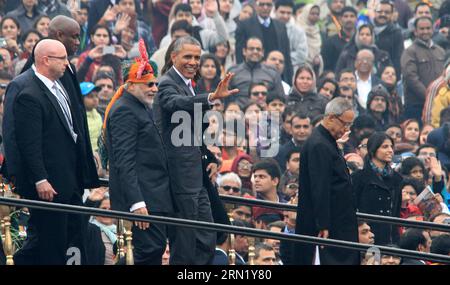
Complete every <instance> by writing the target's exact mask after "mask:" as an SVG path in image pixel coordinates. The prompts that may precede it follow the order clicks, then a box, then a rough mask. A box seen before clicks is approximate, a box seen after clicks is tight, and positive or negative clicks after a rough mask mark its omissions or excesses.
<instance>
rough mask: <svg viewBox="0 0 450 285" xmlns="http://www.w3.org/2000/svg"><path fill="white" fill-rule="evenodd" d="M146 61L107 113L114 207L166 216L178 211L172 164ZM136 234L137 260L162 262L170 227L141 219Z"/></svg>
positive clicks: (131, 70)
mask: <svg viewBox="0 0 450 285" xmlns="http://www.w3.org/2000/svg"><path fill="white" fill-rule="evenodd" d="M143 58H147V57H146V56H145V57H143ZM141 63H142V64H143V66H145V69H144V71H143V72H142V74H137V73H138V69H139V65H140V64H139V62H135V63H133V64H131V66H130V67H129V68H128V71H127V72H126V73H125V74H124V80H125V85H124V86H123V87H121V88H120V89H119V91H117V93H116V95H115V96H114V97H113V99H112V101H111V103H110V104H109V106H108V109H107V113H106V145H107V149H108V157H109V167H110V178H109V186H110V195H111V204H112V209H113V210H119V211H126V212H128V211H130V212H133V213H137V214H142V215H148V214H149V212H150V213H151V214H152V215H163V216H167V215H168V214H170V213H173V211H174V207H173V202H172V196H173V195H172V192H171V188H170V179H169V166H168V161H167V154H166V151H165V149H164V145H163V141H162V138H161V135H160V134H159V132H158V129H157V128H156V125H155V123H154V122H153V118H152V116H151V112H150V107H151V104H152V101H153V97H154V96H155V95H156V93H157V92H158V87H157V81H156V77H155V76H154V72H153V68H152V67H151V65H150V64H149V63H148V60H142V62H141ZM115 98H118V99H117V100H115ZM132 232H133V244H134V261H135V264H146V265H161V261H162V255H163V253H164V250H165V249H166V240H167V235H166V233H167V226H166V225H163V224H152V225H151V226H150V227H149V224H148V223H142V222H137V223H135V226H133V228H132Z"/></svg>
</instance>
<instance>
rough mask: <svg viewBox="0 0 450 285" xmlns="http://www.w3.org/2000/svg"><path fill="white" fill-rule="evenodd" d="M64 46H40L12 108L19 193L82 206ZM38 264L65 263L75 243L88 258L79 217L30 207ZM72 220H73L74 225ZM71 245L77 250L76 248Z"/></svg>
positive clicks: (53, 43) (75, 127) (55, 43)
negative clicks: (65, 79) (62, 80)
mask: <svg viewBox="0 0 450 285" xmlns="http://www.w3.org/2000/svg"><path fill="white" fill-rule="evenodd" d="M68 63H69V62H68V59H67V53H66V49H65V47H64V45H63V44H62V43H61V42H58V41H56V40H43V41H41V42H39V43H38V44H37V45H36V48H35V71H34V75H33V76H32V77H31V79H32V80H30V81H29V82H28V83H27V85H26V86H25V87H24V88H23V89H22V90H21V91H20V92H19V93H18V94H17V95H16V98H15V101H14V104H13V111H14V119H15V120H14V125H15V135H16V141H17V150H18V152H19V153H20V156H21V161H20V163H21V167H20V172H19V173H17V185H18V189H20V194H21V195H22V196H23V197H25V198H27V199H33V200H40V201H49V202H57V203H64V204H72V205H81V204H82V203H81V195H82V194H83V193H82V192H83V181H82V173H81V167H82V165H80V162H81V161H80V149H79V148H78V147H77V145H78V144H79V137H78V134H79V133H80V130H79V126H78V125H77V122H76V120H74V112H73V110H72V106H71V103H70V100H69V98H68V94H67V91H66V90H65V88H64V87H63V85H62V84H61V83H60V82H59V79H60V78H61V77H62V76H63V74H64V72H65V70H66V68H67V65H68ZM30 211H31V218H30V221H29V226H30V228H32V229H33V232H34V237H35V238H36V239H35V240H34V242H35V245H36V248H34V246H33V247H32V248H30V246H27V245H25V246H24V250H26V249H29V248H30V249H36V251H35V256H33V257H34V262H36V263H37V264H66V259H67V254H68V253H69V252H70V251H69V250H68V248H69V247H70V246H72V245H73V246H76V248H73V249H74V250H75V252H76V256H74V260H75V263H76V264H79V263H81V261H82V259H84V257H83V255H84V244H83V239H82V238H81V231H82V230H83V226H82V224H83V223H82V219H81V216H79V215H70V214H67V213H59V212H52V211H45V210H35V209H31V210H30ZM69 220H70V223H69ZM71 249H72V248H71Z"/></svg>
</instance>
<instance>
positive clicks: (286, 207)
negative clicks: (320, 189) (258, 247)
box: [100, 178, 450, 232]
mask: <svg viewBox="0 0 450 285" xmlns="http://www.w3.org/2000/svg"><path fill="white" fill-rule="evenodd" d="M100 184H101V186H105V187H108V185H109V181H108V179H104V178H101V179H100ZM220 198H221V200H222V201H224V202H228V203H238V204H242V205H248V206H260V207H265V208H271V209H277V210H282V211H297V206H296V205H291V204H283V203H275V202H270V201H264V200H258V199H248V198H243V197H236V196H230V195H220ZM356 217H357V218H358V219H359V220H367V221H372V222H385V223H388V224H393V225H398V226H404V227H414V228H420V229H427V230H439V231H443V232H450V225H446V224H436V223H432V222H426V221H413V220H406V219H401V218H396V217H389V216H380V215H373V214H366V213H356Z"/></svg>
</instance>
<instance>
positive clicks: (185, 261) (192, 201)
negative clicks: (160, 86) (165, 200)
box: [169, 188, 216, 265]
mask: <svg viewBox="0 0 450 285" xmlns="http://www.w3.org/2000/svg"><path fill="white" fill-rule="evenodd" d="M175 200H176V204H177V206H178V210H179V212H178V213H177V214H175V217H177V218H182V219H188V220H195V221H204V222H210V223H212V222H213V218H212V214H211V204H210V201H209V198H208V193H207V192H206V189H205V188H202V190H201V191H200V193H196V194H178V193H177V194H175ZM169 241H170V265H205V264H211V262H212V261H213V259H214V250H215V246H216V232H215V231H206V230H198V229H192V228H183V227H173V226H170V227H169Z"/></svg>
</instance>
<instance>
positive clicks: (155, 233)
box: [131, 213, 167, 265]
mask: <svg viewBox="0 0 450 285" xmlns="http://www.w3.org/2000/svg"><path fill="white" fill-rule="evenodd" d="M150 215H158V216H163V214H159V213H150ZM131 231H132V232H133V247H134V250H133V254H134V264H136V265H161V263H162V256H163V254H164V251H165V250H166V243H167V226H166V225H163V224H156V223H150V227H149V228H148V229H146V230H141V229H139V228H138V227H136V226H135V225H134V223H133V227H132V229H131Z"/></svg>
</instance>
